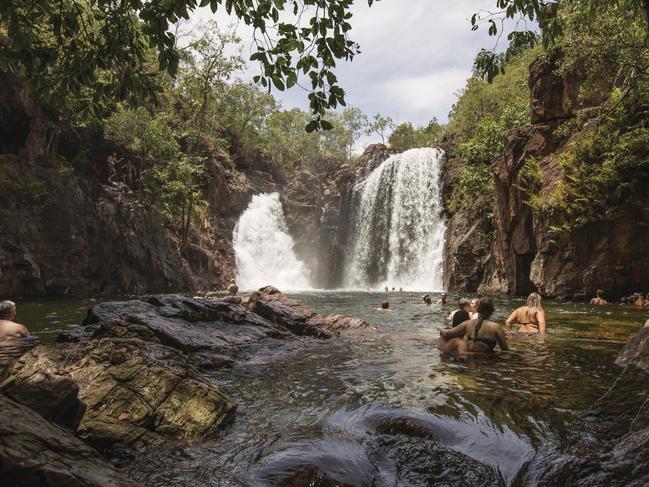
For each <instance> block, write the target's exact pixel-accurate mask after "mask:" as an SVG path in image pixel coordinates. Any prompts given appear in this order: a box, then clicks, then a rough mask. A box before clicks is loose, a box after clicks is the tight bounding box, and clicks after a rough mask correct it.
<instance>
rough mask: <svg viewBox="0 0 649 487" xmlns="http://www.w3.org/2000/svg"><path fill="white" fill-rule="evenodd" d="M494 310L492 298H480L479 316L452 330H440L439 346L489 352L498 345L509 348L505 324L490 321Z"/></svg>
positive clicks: (465, 351) (461, 351)
mask: <svg viewBox="0 0 649 487" xmlns="http://www.w3.org/2000/svg"><path fill="white" fill-rule="evenodd" d="M493 312H494V302H493V301H492V299H491V298H482V299H480V301H479V302H478V318H477V319H475V320H467V321H465V322H463V323H460V324H459V325H457V326H456V327H455V328H451V329H450V330H440V332H439V334H440V338H439V340H438V341H437V348H438V349H440V350H441V351H442V352H460V353H489V352H493V351H494V349H495V348H496V345H498V346H499V347H500V349H501V350H508V349H509V347H508V346H507V338H505V330H504V329H503V326H502V325H499V324H498V323H495V322H493V321H489V318H490V317H491V315H492V314H493Z"/></svg>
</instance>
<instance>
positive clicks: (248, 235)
mask: <svg viewBox="0 0 649 487" xmlns="http://www.w3.org/2000/svg"><path fill="white" fill-rule="evenodd" d="M232 243H233V246H234V253H235V257H236V262H237V282H238V284H239V287H240V288H241V289H255V288H259V287H262V286H266V285H269V284H271V285H273V286H275V287H277V288H279V289H280V290H281V291H285V290H300V289H310V288H311V284H310V282H309V277H308V271H307V269H306V268H305V267H304V264H303V263H302V262H301V261H300V260H298V258H297V257H296V256H295V252H294V251H293V246H294V243H293V239H292V238H291V236H290V235H289V234H288V230H287V228H286V221H285V220H284V212H283V211H282V204H281V202H280V201H279V193H270V194H258V195H255V196H253V197H252V201H250V204H249V205H248V208H247V209H246V211H244V212H243V214H242V215H241V217H240V218H239V221H238V222H237V225H236V227H235V228H234V235H233V242H232Z"/></svg>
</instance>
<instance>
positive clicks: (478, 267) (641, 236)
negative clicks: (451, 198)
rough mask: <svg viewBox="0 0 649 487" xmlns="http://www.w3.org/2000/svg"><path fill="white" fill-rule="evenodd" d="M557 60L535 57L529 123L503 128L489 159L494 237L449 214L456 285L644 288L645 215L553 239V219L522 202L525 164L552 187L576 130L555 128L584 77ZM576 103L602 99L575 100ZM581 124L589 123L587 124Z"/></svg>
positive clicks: (449, 257) (449, 255) (547, 290)
mask: <svg viewBox="0 0 649 487" xmlns="http://www.w3.org/2000/svg"><path fill="white" fill-rule="evenodd" d="M555 62H556V60H552V59H551V60H549V61H547V62H543V61H541V60H536V61H535V62H534V63H532V64H531V66H530V79H529V84H530V89H531V103H530V109H531V122H532V125H531V126H529V127H525V128H521V129H515V130H512V131H510V132H508V133H507V134H506V135H505V151H504V154H503V156H502V157H501V158H499V159H497V160H496V161H495V162H494V163H493V166H492V170H493V172H494V175H495V182H496V199H497V201H496V207H495V215H494V216H495V218H494V220H495V226H496V228H495V232H494V239H493V242H490V241H489V239H487V240H485V239H483V238H480V237H481V235H482V234H483V233H484V231H488V230H489V229H488V228H487V227H486V226H485V223H484V222H467V221H466V219H465V218H464V215H463V214H462V212H461V211H460V212H458V213H457V214H454V215H452V217H451V218H450V221H449V225H448V232H447V241H446V280H447V282H448V287H449V289H451V290H456V291H476V290H477V291H478V292H480V293H489V294H516V295H524V294H527V293H529V292H531V291H539V292H540V293H542V294H543V295H546V296H551V297H557V298H577V299H579V298H583V297H584V296H587V295H591V294H593V293H594V291H595V290H596V289H598V288H603V289H605V290H607V291H608V292H609V295H611V296H615V295H620V294H623V293H628V292H633V291H636V290H638V289H646V288H649V276H648V275H647V273H645V272H642V270H641V269H644V268H646V267H647V266H648V265H649V254H648V252H647V250H648V248H647V241H649V240H648V239H649V228H647V227H646V226H644V225H638V221H641V220H642V219H643V218H644V217H643V216H642V215H634V214H632V213H631V212H628V213H624V212H622V213H621V214H618V216H617V217H615V218H613V219H606V220H602V221H599V222H595V223H590V224H587V225H585V226H583V227H581V228H580V229H579V230H576V231H573V232H571V233H570V234H568V235H566V236H565V237H564V238H562V239H560V240H558V241H556V242H555V241H553V239H552V238H551V232H550V227H551V226H552V225H553V224H555V222H553V221H552V220H551V219H549V218H547V217H542V216H539V215H537V214H535V212H534V211H533V210H532V209H531V208H530V207H529V206H528V205H527V204H526V202H525V201H526V195H525V193H524V191H523V190H522V189H521V184H520V181H519V179H518V176H519V172H520V170H521V168H522V167H523V165H524V164H525V163H526V162H527V161H529V160H531V159H534V160H536V161H538V164H539V168H540V173H541V177H542V186H541V188H540V192H541V194H543V193H547V192H549V191H551V190H552V189H553V188H554V187H556V185H557V184H558V182H559V181H560V179H561V177H562V168H561V166H560V163H559V160H558V156H559V155H560V154H561V152H562V151H563V150H564V148H565V147H566V144H567V143H568V142H569V141H570V140H572V139H573V138H574V137H579V136H580V133H579V132H577V133H572V134H564V133H562V131H560V130H557V129H558V128H559V126H560V125H561V124H562V122H564V121H566V120H567V119H570V118H572V117H574V116H575V110H576V109H575V107H576V106H577V102H578V98H577V97H578V95H579V88H580V84H581V80H580V79H579V78H578V77H571V78H565V79H564V78H562V77H560V76H559V75H557V74H556V73H555V72H554V68H555V64H554V63H555ZM579 102H580V103H581V105H580V110H587V109H588V108H589V107H590V106H595V105H597V104H599V103H601V100H587V101H586V102H584V101H583V100H579ZM583 130H588V128H585V129H583ZM447 150H448V151H449V152H450V157H449V162H448V164H447V168H448V169H447V175H446V179H445V184H446V185H447V189H446V191H448V187H451V186H452V184H453V182H454V180H455V178H456V177H457V176H456V174H457V171H458V169H457V168H458V167H461V161H457V160H455V159H454V158H453V157H452V144H451V147H450V149H447Z"/></svg>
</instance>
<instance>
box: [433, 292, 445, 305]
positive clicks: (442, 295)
mask: <svg viewBox="0 0 649 487" xmlns="http://www.w3.org/2000/svg"><path fill="white" fill-rule="evenodd" d="M447 297H448V294H446V293H442V294H440V296H439V299H437V301H435V304H446V298H447Z"/></svg>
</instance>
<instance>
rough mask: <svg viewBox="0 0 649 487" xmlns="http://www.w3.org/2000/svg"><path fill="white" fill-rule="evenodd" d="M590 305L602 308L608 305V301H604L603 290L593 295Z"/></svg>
mask: <svg viewBox="0 0 649 487" xmlns="http://www.w3.org/2000/svg"><path fill="white" fill-rule="evenodd" d="M590 304H594V305H596V306H604V305H606V304H608V301H606V300H605V299H604V290H603V289H598V290H597V292H596V293H595V297H594V298H593V299H591V300H590Z"/></svg>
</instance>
